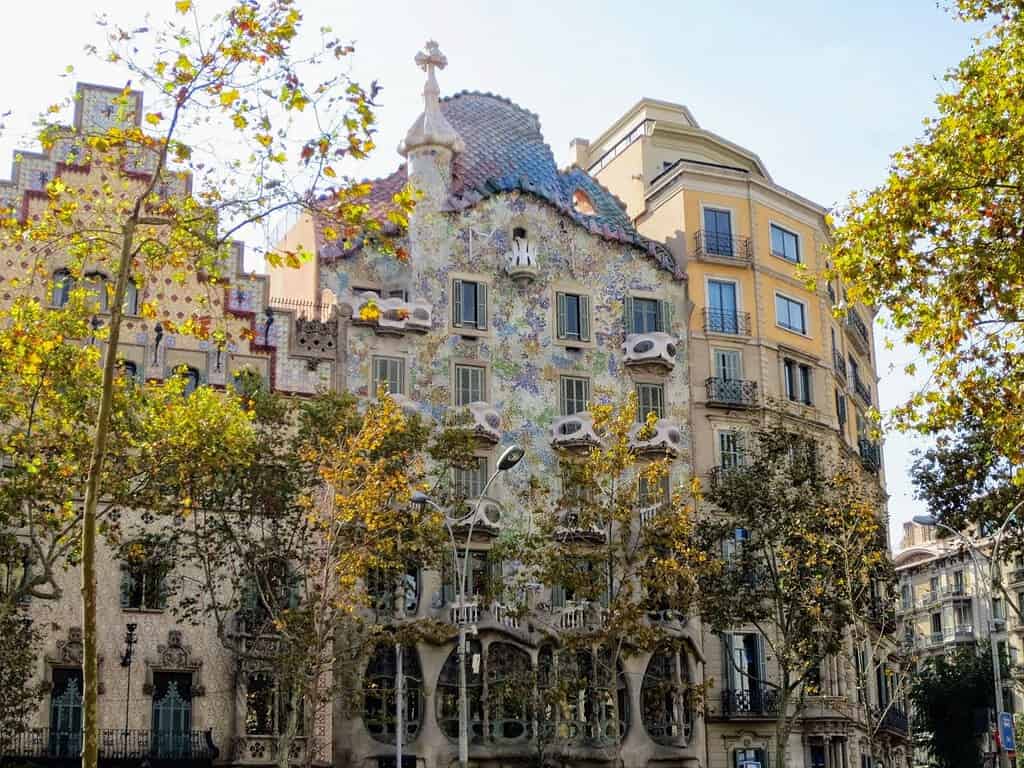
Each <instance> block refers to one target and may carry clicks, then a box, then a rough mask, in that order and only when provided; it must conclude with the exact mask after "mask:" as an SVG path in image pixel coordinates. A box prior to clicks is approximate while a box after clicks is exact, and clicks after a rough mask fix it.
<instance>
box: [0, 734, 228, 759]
mask: <svg viewBox="0 0 1024 768" xmlns="http://www.w3.org/2000/svg"><path fill="white" fill-rule="evenodd" d="M81 751H82V734H81V732H77V731H75V732H72V731H55V730H52V729H50V728H29V729H25V730H18V731H16V732H15V731H8V732H4V733H0V764H5V765H6V764H11V765H17V764H20V763H19V762H16V761H25V762H26V763H30V764H31V765H36V766H45V765H55V766H56V765H67V764H71V763H70V762H69V761H75V763H76V764H77V760H78V758H79V754H80V753H81ZM219 754H220V751H219V750H218V749H217V747H215V746H214V744H213V734H212V732H211V731H172V732H168V731H150V730H136V729H129V730H123V729H103V730H101V731H100V732H99V757H100V760H101V761H118V762H119V763H122V762H123V763H124V764H128V765H131V764H133V763H132V762H131V761H135V762H137V763H141V762H143V761H144V762H145V763H146V764H148V765H150V766H153V768H171V767H172V766H180V767H181V768H199V766H209V765H212V764H213V761H214V760H215V759H216V758H217V757H218V755H219Z"/></svg>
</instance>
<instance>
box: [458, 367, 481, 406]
mask: <svg viewBox="0 0 1024 768" xmlns="http://www.w3.org/2000/svg"><path fill="white" fill-rule="evenodd" d="M486 372H487V371H486V369H485V368H482V367H480V366H479V365H456V366H455V405H469V404H470V403H479V402H486V401H487V387H486V386H485V378H486Z"/></svg>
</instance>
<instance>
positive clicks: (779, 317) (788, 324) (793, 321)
mask: <svg viewBox="0 0 1024 768" xmlns="http://www.w3.org/2000/svg"><path fill="white" fill-rule="evenodd" d="M775 319H776V322H777V323H778V324H779V325H780V326H782V327H783V328H785V329H786V330H788V331H795V332H796V333H802V334H805V335H806V333H807V317H806V314H805V309H804V305H803V302H801V301H796V300H795V299H789V298H787V297H785V296H783V295H782V294H780V293H777V294H775Z"/></svg>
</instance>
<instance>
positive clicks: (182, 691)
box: [150, 672, 192, 758]
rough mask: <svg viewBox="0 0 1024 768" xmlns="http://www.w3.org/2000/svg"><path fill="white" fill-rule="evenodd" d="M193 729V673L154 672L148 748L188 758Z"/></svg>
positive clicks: (166, 754)
mask: <svg viewBox="0 0 1024 768" xmlns="http://www.w3.org/2000/svg"><path fill="white" fill-rule="evenodd" d="M191 730H192V674H191V673H189V672H184V673H182V672H155V673H154V674H153V734H152V739H153V743H152V744H151V745H150V748H151V751H152V752H155V753H156V754H157V755H158V756H159V757H162V758H181V757H187V756H188V755H189V753H190V748H191V744H190V740H189V733H190V731H191Z"/></svg>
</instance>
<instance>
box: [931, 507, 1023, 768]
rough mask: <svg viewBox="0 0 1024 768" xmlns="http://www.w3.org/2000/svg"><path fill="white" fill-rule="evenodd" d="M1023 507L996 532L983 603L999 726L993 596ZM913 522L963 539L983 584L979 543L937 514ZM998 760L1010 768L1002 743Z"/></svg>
mask: <svg viewBox="0 0 1024 768" xmlns="http://www.w3.org/2000/svg"><path fill="white" fill-rule="evenodd" d="M1022 505H1024V502H1020V503H1018V504H1017V505H1016V506H1014V507H1013V509H1011V510H1010V511H1009V513H1008V514H1007V515H1006V519H1005V520H1003V523H1002V525H1000V526H999V529H998V531H997V532H996V535H995V539H994V542H995V543H994V545H993V547H992V555H991V557H989V558H988V560H989V568H988V580H987V582H986V587H987V592H988V596H987V597H986V598H984V599H982V600H981V601H979V602H980V603H981V604H983V606H984V608H983V610H984V612H985V626H986V627H987V628H988V637H989V651H990V652H991V654H992V678H993V682H994V683H995V706H996V710H995V711H996V723H997V725H998V721H999V713H1000V712H1001V711H1002V710H1003V681H1002V673H1001V670H1000V668H999V664H1000V661H1001V660H1000V658H999V649H998V647H997V644H996V643H995V640H994V637H995V633H996V630H995V621H993V617H992V593H993V592H994V591H995V587H996V584H998V583H999V575H998V571H999V557H998V556H999V545H1000V543H1001V542H1002V538H1003V533H1004V532H1005V531H1006V526H1007V524H1008V523H1009V522H1010V520H1011V519H1012V518H1013V516H1014V515H1015V514H1016V513H1017V510H1018V509H1020V508H1021V506H1022ZM913 520H914V522H915V523H917V524H918V525H923V526H927V527H933V528H942V529H943V530H945V531H949V532H950V533H952V534H953V535H954V536H956V537H957V538H958V539H960V541H962V542H963V543H964V545H965V546H966V547H967V551H968V553H969V554H970V556H971V561H972V562H973V564H974V577H975V580H976V581H977V582H978V583H979V585H980V584H981V583H982V580H981V566H980V565H979V564H978V555H981V556H982V557H985V554H984V553H983V552H982V551H981V550H980V549H978V546H977V544H976V543H975V542H974V541H973V540H972V539H970V538H968V537H967V536H965V535H964V534H963V533H961V532H960V531H958V530H956V529H955V528H952V527H951V526H948V525H946V524H945V523H942V522H940V521H939V520H938V519H937V518H936V517H935V516H934V515H915V516H914V518H913ZM1022 607H1024V606H1022ZM979 618H980V617H979ZM996 760H997V763H998V765H999V766H1000V768H1010V761H1009V756H1008V755H1007V754H1006V752H1005V751H1004V750H1003V749H1002V747H1001V745H1000V744H999V742H998V740H997V741H996Z"/></svg>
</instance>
